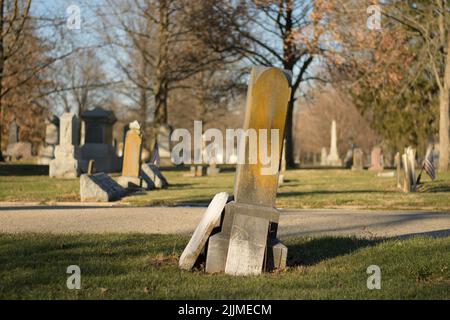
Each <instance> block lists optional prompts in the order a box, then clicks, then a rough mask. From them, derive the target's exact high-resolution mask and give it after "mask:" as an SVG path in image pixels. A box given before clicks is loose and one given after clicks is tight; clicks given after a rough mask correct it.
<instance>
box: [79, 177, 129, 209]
mask: <svg viewBox="0 0 450 320" xmlns="http://www.w3.org/2000/svg"><path fill="white" fill-rule="evenodd" d="M123 196H125V190H124V189H123V188H122V187H121V186H120V185H119V184H118V183H117V182H116V181H114V179H112V178H111V177H110V176H108V175H107V174H105V173H103V172H101V173H96V174H93V175H90V174H82V175H81V177H80V198H81V201H82V202H109V201H114V200H119V199H120V198H122V197H123Z"/></svg>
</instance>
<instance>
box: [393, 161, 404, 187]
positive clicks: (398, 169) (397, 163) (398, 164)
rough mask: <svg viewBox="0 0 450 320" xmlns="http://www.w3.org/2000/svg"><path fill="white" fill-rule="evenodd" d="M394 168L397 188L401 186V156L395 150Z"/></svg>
mask: <svg viewBox="0 0 450 320" xmlns="http://www.w3.org/2000/svg"><path fill="white" fill-rule="evenodd" d="M394 161H395V169H396V176H397V188H400V189H401V188H402V177H401V175H402V168H401V157H400V152H397V153H396V154H395V158H394Z"/></svg>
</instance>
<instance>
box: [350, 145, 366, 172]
mask: <svg viewBox="0 0 450 320" xmlns="http://www.w3.org/2000/svg"><path fill="white" fill-rule="evenodd" d="M363 157H364V154H363V151H362V150H361V149H359V148H356V149H354V150H353V165H352V170H353V171H361V170H363V169H364V166H363V159H364V158H363Z"/></svg>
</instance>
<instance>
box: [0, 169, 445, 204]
mask: <svg viewBox="0 0 450 320" xmlns="http://www.w3.org/2000/svg"><path fill="white" fill-rule="evenodd" d="M163 173H164V175H165V176H166V177H167V179H168V180H169V183H170V188H169V189H166V190H153V191H149V192H140V193H137V194H134V195H131V196H129V197H126V198H124V199H123V200H122V201H121V204H123V205H137V206H156V205H165V206H180V205H206V204H207V203H208V202H209V201H210V199H211V198H212V197H213V196H214V194H216V193H218V192H221V191H227V192H229V193H230V194H232V192H233V181H234V172H232V171H230V170H228V171H227V172H223V173H221V174H220V175H219V176H218V177H197V178H193V177H184V176H183V175H184V174H185V173H187V171H181V170H174V169H172V170H165V171H163ZM285 180H286V183H285V184H283V185H282V186H281V187H280V189H279V192H278V196H277V206H278V207H281V208H359V209H389V210H394V209H426V210H444V211H448V210H450V173H446V174H440V173H438V175H437V179H436V180H435V181H433V182H431V181H430V180H429V178H428V177H426V176H425V175H424V176H423V182H424V183H423V184H422V185H421V186H420V187H419V192H416V193H410V194H405V193H403V192H401V191H400V190H398V189H397V187H396V178H395V177H391V178H383V177H377V176H376V173H373V172H369V171H363V172H354V171H350V170H292V171H288V172H287V173H286V179H285ZM79 200H80V198H79V181H78V179H68V180H60V179H51V178H49V177H48V168H47V167H46V166H30V165H10V164H7V165H0V201H17V202H20V201H22V202H41V203H51V202H55V201H57V202H64V201H79Z"/></svg>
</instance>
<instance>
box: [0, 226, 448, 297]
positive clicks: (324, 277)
mask: <svg viewBox="0 0 450 320" xmlns="http://www.w3.org/2000/svg"><path fill="white" fill-rule="evenodd" d="M187 240H188V239H187V238H186V237H182V236H172V235H138V234H122V235H117V234H107V235H49V234H21V235H5V234H3V235H0V299H200V298H203V299H450V270H449V262H450V238H449V237H447V238H437V239H433V238H413V239H408V240H393V239H391V240H376V239H372V240H367V239H366V240H364V239H356V238H329V237H327V238H299V239H290V240H288V241H286V242H285V243H286V244H287V246H288V247H289V254H288V264H289V268H288V269H287V270H286V271H284V272H275V273H266V274H263V275H261V276H256V277H230V276H227V275H224V274H219V275H207V274H205V273H204V272H203V271H202V270H197V271H195V272H186V271H181V270H179V269H178V267H177V259H178V257H179V255H180V253H181V251H182V250H183V248H184V246H185V244H186V242H187ZM373 264H375V265H378V266H380V268H381V273H382V274H381V290H368V289H367V286H366V282H367V277H368V276H369V275H368V274H366V269H367V267H368V266H369V265H373ZM69 265H79V266H80V268H81V275H82V280H81V285H82V288H81V290H68V289H67V287H66V280H67V277H68V276H69V275H68V274H66V269H67V267H68V266H69Z"/></svg>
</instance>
